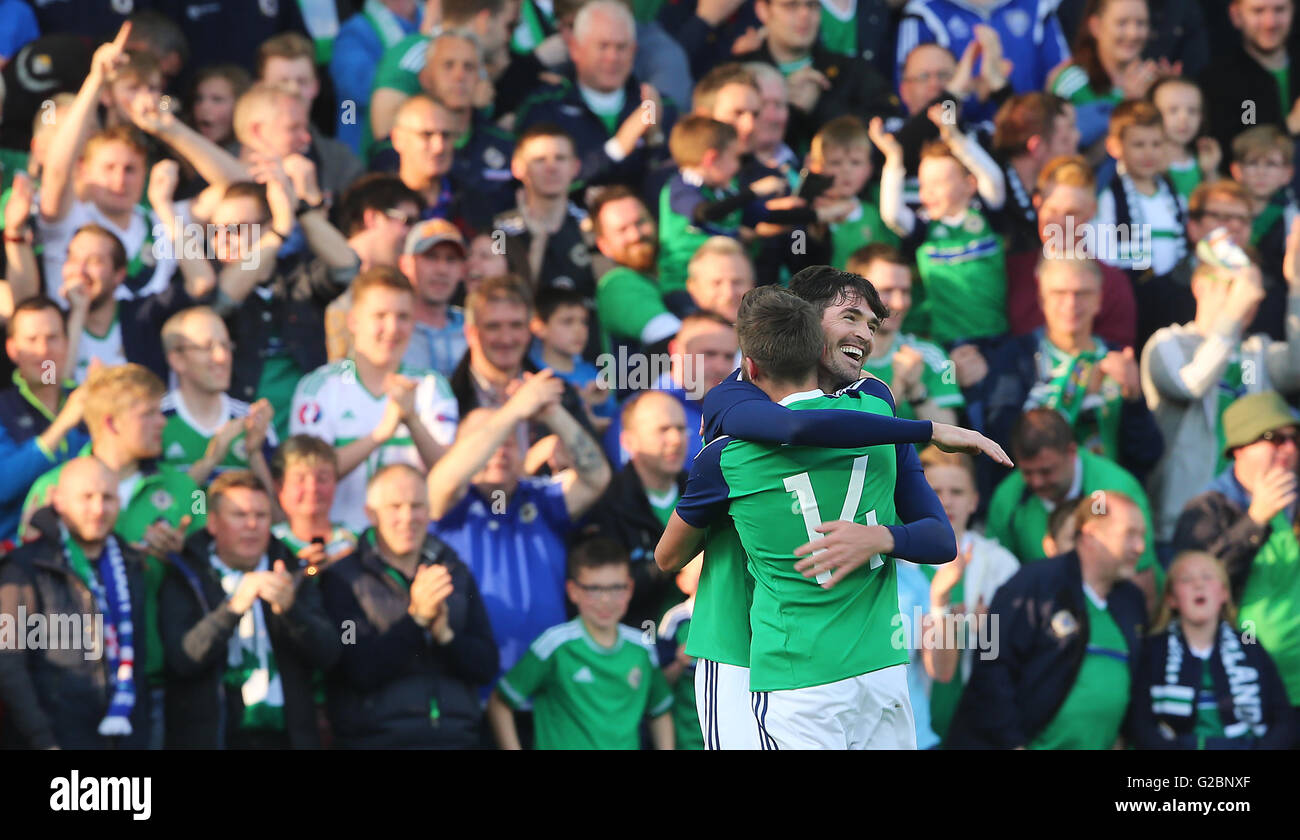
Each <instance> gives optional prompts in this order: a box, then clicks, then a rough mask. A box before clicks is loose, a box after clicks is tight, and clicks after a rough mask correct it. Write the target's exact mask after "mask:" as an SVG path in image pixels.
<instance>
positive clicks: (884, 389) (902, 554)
mask: <svg viewBox="0 0 1300 840" xmlns="http://www.w3.org/2000/svg"><path fill="white" fill-rule="evenodd" d="M855 392H856V393H863V394H871V395H874V396H877V397H879V398H880V399H882V400H884V401H885V402H887V403H889V407H890V409H892V410H894V411H897V410H898V407H897V406H896V405H895V404H894V395H893V394H892V393H891V392H890V390H889V386H888V385H886V384H885V383H883V382H881V381H880V380H879V379H862V380H859V381H858V382H855V383H854V384H852V385H850V386H849V387H847V388H845V389H844V393H855ZM894 451H895V453H896V455H897V459H898V475H897V477H896V478H895V480H894V512H895V513H896V514H897V515H898V521H900V522H902V523H903V524H902V525H887V526H885V527H887V528H888V529H889V533H891V534H893V536H894V550H893V551H891V552H890V556H891V557H898V558H901V559H903V560H910V561H912V562H913V563H926V564H929V565H937V564H939V563H947V562H949V561H951V560H954V559H956V557H957V537H956V535H954V534H953V532H952V524H951V523H949V522H948V514H946V513H944V510H943V505H941V504H940V503H939V497H938V496H937V495H935V492H934V489H933V488H931V487H930V482H928V481H926V480H925V470H924V469H923V468H922V467H921V459H920V457H919V456H918V455H917V454H916V448H915V447H914V446H912V445H911V444H910V443H900V444H897V445H895V447H894Z"/></svg>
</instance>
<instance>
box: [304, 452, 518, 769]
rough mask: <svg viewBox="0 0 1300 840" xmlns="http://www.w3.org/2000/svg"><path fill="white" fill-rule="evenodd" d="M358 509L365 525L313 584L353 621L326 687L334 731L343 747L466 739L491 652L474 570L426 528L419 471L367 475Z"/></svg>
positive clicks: (475, 730) (337, 616) (400, 467)
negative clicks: (351, 635) (353, 546)
mask: <svg viewBox="0 0 1300 840" xmlns="http://www.w3.org/2000/svg"><path fill="white" fill-rule="evenodd" d="M366 516H367V517H368V518H369V520H370V523H371V525H373V526H374V527H373V529H372V530H371V531H368V532H367V533H366V535H365V536H363V537H362V540H361V544H360V545H358V546H357V550H356V551H355V552H354V553H353V554H352V555H350V556H348V557H345V558H343V559H342V560H339V561H338V562H337V563H335V564H334V565H332V566H330V568H329V569H328V570H327V571H326V572H325V574H324V576H323V577H322V579H321V592H322V595H323V596H324V599H325V609H326V611H327V612H329V615H330V618H331V619H332V620H333V621H334V622H335V625H336V626H351V627H355V628H356V637H355V643H354V644H345V645H344V646H343V656H342V659H341V660H340V662H339V665H338V667H337V668H335V669H334V670H333V671H332V672H331V673H330V676H329V680H328V682H327V683H326V691H327V696H328V702H329V711H330V723H331V725H332V726H333V729H334V735H335V737H336V739H337V740H338V742H339V744H340V745H341V746H352V747H392V746H403V747H472V746H475V745H477V744H478V743H480V733H479V726H480V725H481V723H482V720H483V713H482V709H481V706H480V703H479V698H478V689H479V688H480V687H482V686H485V685H487V684H488V683H489V682H490V681H491V680H492V679H493V678H495V677H496V669H497V649H496V643H495V642H494V641H493V638H492V628H491V626H490V624H489V623H488V617H487V612H486V611H485V609H484V599H483V598H482V597H480V596H479V593H478V587H477V585H476V584H475V582H474V576H473V575H472V574H470V571H469V569H468V568H467V567H466V566H465V564H464V563H462V562H461V561H460V559H459V558H458V557H457V555H456V552H455V551H454V550H452V549H451V547H449V546H448V545H447V544H446V543H444V542H443V541H442V540H440V539H439V538H438V537H436V536H434V535H433V534H430V533H429V493H428V490H427V489H426V487H425V481H424V475H423V474H421V472H420V471H419V470H417V469H415V468H414V467H412V466H410V465H409V464H389V465H388V466H385V467H382V468H380V470H379V471H378V472H376V473H375V474H374V475H373V476H372V477H371V479H370V481H369V483H368V484H367V485H366ZM377 709H382V710H384V711H383V712H382V713H379V714H377V713H376V710H377ZM431 723H432V724H433V725H432V726H431V725H430V724H431Z"/></svg>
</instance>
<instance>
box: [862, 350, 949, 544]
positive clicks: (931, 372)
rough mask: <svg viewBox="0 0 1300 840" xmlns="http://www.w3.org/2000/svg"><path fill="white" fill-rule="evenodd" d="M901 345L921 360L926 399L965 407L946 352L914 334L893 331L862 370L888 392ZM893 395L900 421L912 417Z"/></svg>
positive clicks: (909, 406) (913, 417)
mask: <svg viewBox="0 0 1300 840" xmlns="http://www.w3.org/2000/svg"><path fill="white" fill-rule="evenodd" d="M903 347H911V348H912V349H913V350H916V351H917V352H918V353H920V354H921V357H922V358H923V359H924V360H925V367H924V368H923V369H922V370H921V382H922V383H924V384H925V389H926V391H928V392H929V394H930V400H931V401H932V402H933V403H934V404H935V405H937V406H939V407H940V408H951V409H952V410H953V411H959V410H961V409H962V408H964V407H965V406H966V398H965V397H963V396H962V393H961V386H959V385H958V384H957V375H956V372H955V370H954V369H953V366H952V362H951V361H949V360H948V354H947V353H945V352H943V349H942V348H941V347H939V346H938V345H937V344H931V343H930V342H928V341H925V340H923V339H920V338H917V337H916V336H914V335H909V334H907V333H895V334H894V340H893V341H892V342H891V346H890V348H889V350H888V352H886V353H884V354H883V355H881V356H879V357H877V358H874V359H867V360H866V361H865V362H864V363H863V365H862V372H863V373H869V374H871V375H872V376H874V377H876V378H877V379H879V380H880V381H882V382H884V383H885V384H886V385H888V386H889V388H890V390H891V391H892V390H893V388H894V363H893V357H894V353H895V352H897V351H898V350H899V349H901V348H903ZM894 396H895V397H898V398H899V403H898V411H897V412H895V413H896V414H897V415H898V417H900V418H902V419H904V420H915V419H916V412H915V411H913V410H912V406H911V405H909V404H908V403H907V401H906V400H903V399H902V398H901V396H900V395H898V394H895V395H894ZM926 568H929V567H926Z"/></svg>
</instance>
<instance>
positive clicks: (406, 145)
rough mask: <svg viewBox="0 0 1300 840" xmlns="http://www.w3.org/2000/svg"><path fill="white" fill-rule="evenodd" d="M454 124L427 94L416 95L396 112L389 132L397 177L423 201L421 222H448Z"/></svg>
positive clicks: (448, 112)
mask: <svg viewBox="0 0 1300 840" xmlns="http://www.w3.org/2000/svg"><path fill="white" fill-rule="evenodd" d="M456 124H457V120H456V116H455V114H453V113H452V111H451V110H450V109H448V108H447V107H445V106H444V105H442V104H440V103H439V102H438V101H437V100H435V99H434V98H433V97H431V96H429V95H428V94H427V93H417V94H416V95H415V96H412V97H411V98H410V99H407V100H406V101H405V102H403V103H402V107H400V108H398V109H397V118H396V120H395V121H394V123H393V131H392V140H393V151H395V152H397V177H399V178H401V179H402V183H403V184H405V185H406V186H408V187H410V188H411V189H412V190H414V191H415V192H416V193H418V194H419V196H420V198H422V199H424V207H425V209H424V212H423V213H422V214H421V218H423V219H433V218H439V219H448V218H451V213H452V189H451V177H450V173H451V163H452V155H453V153H454V151H455V149H454V147H453V144H454V143H455V141H456V136H457V135H456Z"/></svg>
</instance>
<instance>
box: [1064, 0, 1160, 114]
mask: <svg viewBox="0 0 1300 840" xmlns="http://www.w3.org/2000/svg"><path fill="white" fill-rule="evenodd" d="M1150 31H1151V24H1150V12H1149V11H1148V10H1147V4H1146V0H1088V5H1087V6H1085V7H1084V13H1083V20H1082V22H1081V23H1080V24H1079V32H1078V34H1077V35H1076V36H1075V39H1074V61H1072V62H1071V63H1070V64H1067V65H1066V66H1065V67H1064V68H1062V69H1061V71H1060V72H1058V73H1057V74H1056V75H1055V77H1054V78H1052V79H1051V81H1049V82H1048V85H1047V89H1048V90H1049V91H1051V92H1052V93H1054V94H1056V95H1057V96H1059V97H1061V98H1062V99H1066V100H1068V101H1070V102H1073V103H1074V104H1075V105H1084V104H1087V103H1089V102H1097V101H1107V102H1111V103H1114V104H1116V105H1118V104H1119V103H1121V102H1123V101H1124V100H1125V99H1141V98H1142V97H1144V96H1146V92H1147V88H1148V87H1150V86H1151V83H1152V82H1153V81H1155V78H1156V74H1157V71H1160V70H1163V69H1164V68H1163V67H1162V66H1158V65H1157V64H1156V63H1155V62H1153V61H1143V60H1142V48H1143V47H1145V46H1146V43H1147V35H1148V34H1149V33H1150ZM1162 61H1163V60H1162ZM1175 75H1176V74H1175Z"/></svg>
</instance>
